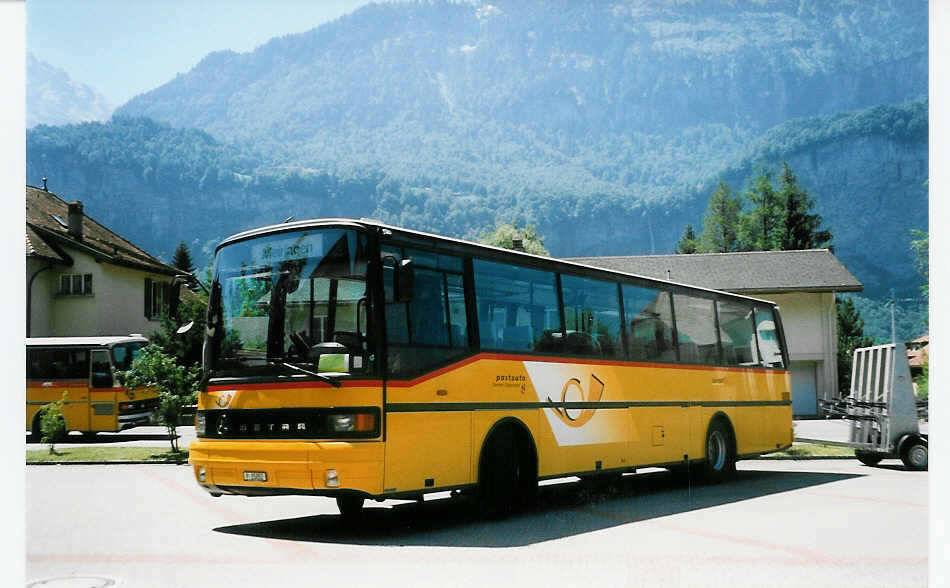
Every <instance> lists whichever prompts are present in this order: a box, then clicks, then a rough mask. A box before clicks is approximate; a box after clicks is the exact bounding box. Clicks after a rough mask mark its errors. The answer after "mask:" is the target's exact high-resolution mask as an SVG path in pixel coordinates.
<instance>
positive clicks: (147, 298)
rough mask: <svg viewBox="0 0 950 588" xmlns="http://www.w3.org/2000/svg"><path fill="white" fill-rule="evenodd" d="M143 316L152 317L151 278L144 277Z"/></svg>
mask: <svg viewBox="0 0 950 588" xmlns="http://www.w3.org/2000/svg"><path fill="white" fill-rule="evenodd" d="M145 318H147V319H150V318H152V278H145Z"/></svg>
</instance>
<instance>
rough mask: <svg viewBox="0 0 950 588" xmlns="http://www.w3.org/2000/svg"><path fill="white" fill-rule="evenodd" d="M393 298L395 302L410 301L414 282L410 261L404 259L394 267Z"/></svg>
mask: <svg viewBox="0 0 950 588" xmlns="http://www.w3.org/2000/svg"><path fill="white" fill-rule="evenodd" d="M395 278H396V279H395V284H394V285H393V286H394V288H393V290H394V296H395V298H396V302H409V301H410V300H412V290H413V288H414V286H415V282H416V271H415V269H414V268H413V265H412V260H411V259H404V260H402V261H401V262H399V265H398V266H396V276H395Z"/></svg>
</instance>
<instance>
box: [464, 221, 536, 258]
mask: <svg viewBox="0 0 950 588" xmlns="http://www.w3.org/2000/svg"><path fill="white" fill-rule="evenodd" d="M516 238H520V239H521V242H522V246H523V247H524V250H525V252H526V253H533V254H535V255H545V256H550V255H551V254H550V253H548V250H547V249H545V248H544V237H541V236H539V235H538V232H537V230H536V229H535V228H534V227H533V226H531V225H525V226H524V227H521V228H519V227H518V224H517V223H516V222H512V223H510V224H509V223H498V224H497V225H496V226H495V230H494V231H492V232H490V233H486V234H484V235H482V236H481V237H480V238H479V239H478V242H479V243H482V244H484V245H493V246H495V247H503V248H505V249H514V240H515V239H516Z"/></svg>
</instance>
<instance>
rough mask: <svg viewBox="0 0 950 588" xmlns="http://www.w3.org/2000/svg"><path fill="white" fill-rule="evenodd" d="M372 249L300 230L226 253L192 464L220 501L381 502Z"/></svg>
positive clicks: (218, 272)
mask: <svg viewBox="0 0 950 588" xmlns="http://www.w3.org/2000/svg"><path fill="white" fill-rule="evenodd" d="M369 247H370V245H369V238H368V236H367V234H366V233H365V232H362V231H358V230H356V229H355V228H353V227H345V226H344V227H316V228H309V229H308V228H304V229H300V228H295V227H294V225H291V226H289V227H288V230H285V231H279V232H276V233H273V234H268V235H265V236H260V235H255V234H253V233H251V234H248V235H238V236H236V237H235V238H232V239H231V240H230V241H229V242H226V243H225V244H224V245H223V246H222V247H221V248H220V249H219V252H218V254H217V257H216V260H215V269H214V280H213V283H212V291H211V300H210V308H209V315H208V333H207V340H206V344H205V359H204V366H205V369H206V373H207V376H208V384H207V386H206V387H205V389H204V390H202V392H201V393H200V395H199V398H198V412H197V414H196V419H195V420H196V433H197V437H198V439H197V440H196V441H195V442H193V443H192V444H191V446H190V458H189V459H190V461H191V463H192V464H193V466H194V471H195V476H196V478H197V480H198V482H199V483H200V484H202V485H203V486H204V487H206V488H207V489H208V491H209V492H211V493H212V494H222V493H225V494H226V493H235V494H249V495H254V494H277V493H287V492H293V493H317V494H321V493H324V494H335V495H337V496H338V498H340V499H341V502H342V503H346V504H349V503H347V502H346V501H347V500H358V501H359V502H360V503H361V502H362V498H357V496H362V495H363V494H358V493H365V494H370V495H375V494H379V493H380V492H381V491H382V488H381V484H382V463H383V445H382V440H383V419H382V410H383V402H384V397H383V395H384V393H383V385H382V379H381V377H380V375H379V371H378V370H379V366H378V362H377V357H376V351H375V348H374V342H375V340H376V339H375V337H373V336H372V334H373V328H374V326H375V325H376V324H378V323H379V322H381V320H380V318H379V317H378V316H375V314H374V309H378V308H379V306H378V305H376V304H374V303H373V299H372V296H371V291H372V287H371V278H370V279H369V280H368V274H369V273H370V272H368V269H367V268H368V266H370V265H371V264H370V263H369V261H368V260H369ZM341 489H346V490H348V491H351V493H346V492H342V493H341Z"/></svg>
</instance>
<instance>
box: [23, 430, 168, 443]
mask: <svg viewBox="0 0 950 588" xmlns="http://www.w3.org/2000/svg"><path fill="white" fill-rule="evenodd" d="M177 437H178V438H181V436H180V435H177ZM170 439H171V438H170V437H169V436H168V435H167V434H166V435H162V434H158V433H135V432H133V431H129V432H119V433H99V434H97V435H83V434H81V433H71V434H69V435H67V436H66V438H65V439H63V440H61V441H57V442H56V445H70V444H73V443H77V444H82V445H99V444H102V445H108V444H110V443H126V442H129V441H169V440H170ZM26 442H27V443H40V442H41V441H40V436H39V435H33V434H32V433H27V435H26Z"/></svg>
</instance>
